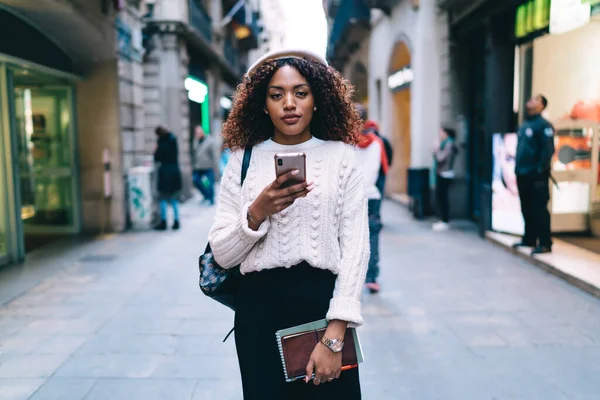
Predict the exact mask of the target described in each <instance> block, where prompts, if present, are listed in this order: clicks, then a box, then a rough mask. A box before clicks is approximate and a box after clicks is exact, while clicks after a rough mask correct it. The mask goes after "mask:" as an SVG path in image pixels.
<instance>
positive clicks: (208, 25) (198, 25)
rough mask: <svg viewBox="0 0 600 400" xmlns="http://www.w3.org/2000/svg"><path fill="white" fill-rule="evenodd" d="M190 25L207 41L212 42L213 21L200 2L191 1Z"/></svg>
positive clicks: (197, 0)
mask: <svg viewBox="0 0 600 400" xmlns="http://www.w3.org/2000/svg"><path fill="white" fill-rule="evenodd" d="M189 5H190V25H191V26H192V27H193V28H194V29H196V30H197V31H198V32H200V34H201V35H202V36H204V38H205V39H206V40H208V41H209V42H210V41H212V20H211V19H210V16H209V15H208V13H207V12H206V10H205V9H204V7H202V5H201V4H200V1H199V0H189Z"/></svg>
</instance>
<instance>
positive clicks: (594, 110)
mask: <svg viewBox="0 0 600 400" xmlns="http://www.w3.org/2000/svg"><path fill="white" fill-rule="evenodd" d="M569 116H570V117H571V118H572V119H583V120H588V121H594V122H600V102H599V101H593V102H583V101H578V102H577V103H575V105H574V106H573V108H572V109H571V113H570V115H569Z"/></svg>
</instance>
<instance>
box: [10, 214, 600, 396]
mask: <svg viewBox="0 0 600 400" xmlns="http://www.w3.org/2000/svg"><path fill="white" fill-rule="evenodd" d="M383 212H384V218H385V220H384V222H385V226H384V230H383V233H382V235H383V237H382V251H381V256H382V260H383V261H382V275H381V283H382V285H383V291H382V293H381V294H379V295H376V296H371V295H368V294H365V298H364V314H365V319H366V323H365V326H364V327H363V328H361V330H360V335H361V339H362V340H363V347H364V352H365V355H366V361H365V363H364V364H363V365H362V369H361V380H362V384H363V392H364V399H366V400H371V399H372V400H379V399H415V400H417V399H418V400H433V399H439V400H453V399H456V400H469V399H473V400H484V399H490V400H491V399H502V400H504V399H526V400H531V399H543V400H555V399H581V400H592V399H594V400H597V399H598V393H600V379H599V378H598V377H599V376H600V363H599V362H598V360H599V359H600V300H598V299H596V298H593V297H591V296H589V295H587V294H585V293H582V292H581V291H579V290H578V289H576V288H574V287H571V286H570V285H569V284H568V283H566V282H563V281H562V280H560V279H558V278H556V277H554V276H552V275H548V274H546V273H544V272H543V271H541V270H539V269H537V268H536V267H533V266H531V265H529V264H528V263H527V262H526V261H524V260H522V259H520V258H518V257H516V256H514V255H512V254H508V253H506V252H505V251H503V250H501V249H498V248H496V247H495V246H494V245H492V244H490V243H488V242H487V241H484V240H481V239H479V238H478V237H477V236H476V235H475V234H474V233H472V232H463V231H461V230H456V231H450V232H445V233H434V232H432V231H431V230H430V229H429V225H428V224H425V223H421V222H416V221H413V220H412V219H410V217H409V215H408V213H407V212H406V210H405V209H403V208H402V207H400V206H397V205H395V204H392V203H386V204H385V206H384V210H383ZM212 215H213V214H212V210H211V209H208V208H202V207H200V206H197V205H195V204H188V205H186V206H184V207H183V209H182V222H183V230H182V231H180V232H164V233H159V232H145V233H128V234H124V235H115V236H110V237H107V238H104V239H103V240H96V241H92V242H86V243H85V244H83V245H78V246H76V247H75V248H74V249H71V250H64V252H65V253H64V254H65V257H64V258H61V256H60V251H55V252H54V253H53V254H54V256H53V257H49V256H48V257H47V263H46V264H47V265H46V266H45V265H44V263H43V262H42V261H43V257H42V261H39V260H40V258H39V257H38V261H36V262H37V263H39V264H36V268H34V269H33V270H32V269H31V268H29V267H28V265H29V264H26V266H25V269H23V267H13V268H11V269H7V270H3V271H0V290H3V291H4V288H8V287H13V286H11V284H10V282H15V286H14V287H15V288H16V286H19V288H21V289H22V290H20V291H19V290H17V289H14V290H13V293H12V294H11V295H8V296H4V297H1V296H0V298H5V301H7V302H6V303H4V304H3V305H1V306H0V399H1V400H8V399H11V400H14V399H33V400H41V399H45V400H49V399H53V400H57V399H65V400H79V399H86V400H90V399H93V400H106V399H111V400H121V399H122V400H135V399H144V400H155V399H169V400H170V399H174V400H179V399H182V400H186V399H194V400H199V399H218V400H234V399H235V400H239V399H241V394H240V393H241V386H240V383H239V372H238V368H237V360H236V357H235V349H234V343H233V341H232V340H229V341H228V342H227V343H225V344H223V343H221V340H222V338H223V336H224V335H225V334H226V333H227V332H228V331H229V329H230V328H231V326H232V322H233V313H231V312H230V311H228V310H227V309H225V308H223V307H222V306H220V305H219V304H216V303H214V302H211V301H210V300H209V299H207V298H205V297H204V296H203V295H202V294H201V293H200V291H199V290H198V287H197V265H196V258H197V256H198V254H199V253H200V252H201V251H202V250H203V248H204V245H205V241H206V235H207V231H208V227H209V225H210V223H211V221H212ZM44 267H47V268H48V270H44V269H43V268H44ZM39 268H42V270H43V271H45V272H46V273H45V274H44V275H40V274H39V271H40V269H39ZM23 271H29V272H28V273H24V272H23ZM32 271H37V272H32ZM23 276H25V277H27V279H24V278H23ZM11 280H12V281H11ZM17 283H18V285H17Z"/></svg>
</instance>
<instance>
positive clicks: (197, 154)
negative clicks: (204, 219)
mask: <svg viewBox="0 0 600 400" xmlns="http://www.w3.org/2000/svg"><path fill="white" fill-rule="evenodd" d="M194 137H195V140H194V144H193V155H194V157H193V160H194V171H193V175H192V176H193V181H194V186H195V187H196V189H198V190H199V191H200V193H202V196H203V197H204V201H207V202H208V203H209V204H210V205H211V206H212V205H214V204H215V176H220V172H219V162H220V161H221V160H220V154H219V153H220V151H219V141H218V140H216V138H215V137H214V136H213V135H207V134H206V133H205V132H204V129H202V127H201V126H200V125H197V126H196V127H195V128H194Z"/></svg>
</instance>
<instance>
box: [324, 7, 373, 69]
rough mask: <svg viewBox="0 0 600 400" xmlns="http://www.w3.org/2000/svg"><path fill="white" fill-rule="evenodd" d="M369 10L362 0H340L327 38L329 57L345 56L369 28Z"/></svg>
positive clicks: (356, 45)
mask: <svg viewBox="0 0 600 400" xmlns="http://www.w3.org/2000/svg"><path fill="white" fill-rule="evenodd" d="M370 18H371V12H370V9H369V7H368V6H367V5H366V3H365V1H364V0H342V2H341V4H340V6H339V9H338V12H337V15H336V16H335V19H334V21H333V28H332V29H331V35H330V39H329V57H330V58H332V59H336V58H345V57H346V56H347V55H348V53H351V52H353V51H354V50H355V49H356V48H357V47H358V44H359V43H360V41H361V40H363V39H364V38H366V37H367V33H368V31H369V29H370Z"/></svg>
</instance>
